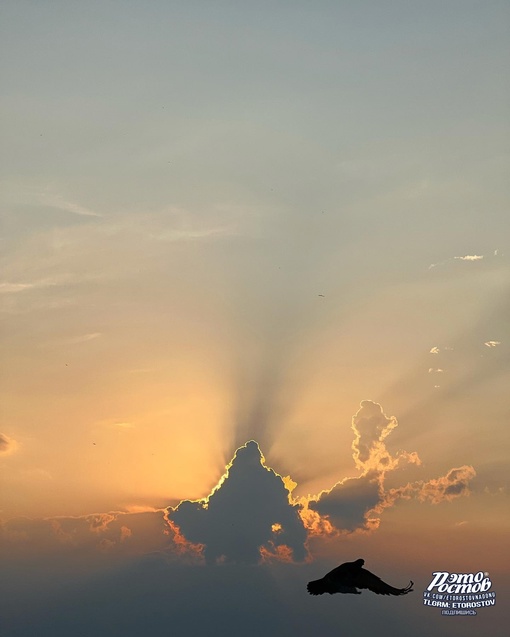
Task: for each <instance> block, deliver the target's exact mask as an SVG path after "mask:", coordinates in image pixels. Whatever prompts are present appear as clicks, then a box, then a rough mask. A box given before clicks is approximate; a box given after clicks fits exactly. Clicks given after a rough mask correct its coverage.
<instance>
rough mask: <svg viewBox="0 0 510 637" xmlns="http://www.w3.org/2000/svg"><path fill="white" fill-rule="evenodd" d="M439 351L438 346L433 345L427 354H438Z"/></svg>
mask: <svg viewBox="0 0 510 637" xmlns="http://www.w3.org/2000/svg"><path fill="white" fill-rule="evenodd" d="M439 351H440V350H439V347H433V348H432V349H431V350H430V352H429V354H439Z"/></svg>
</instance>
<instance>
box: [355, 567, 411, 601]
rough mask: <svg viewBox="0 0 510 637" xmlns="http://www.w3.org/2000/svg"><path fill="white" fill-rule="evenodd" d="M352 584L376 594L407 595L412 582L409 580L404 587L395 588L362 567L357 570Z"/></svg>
mask: <svg viewBox="0 0 510 637" xmlns="http://www.w3.org/2000/svg"><path fill="white" fill-rule="evenodd" d="M354 585H355V586H356V588H367V589H368V590H369V591H372V592H373V593H376V594H377V595H407V593H410V592H411V591H412V590H413V582H410V583H409V585H408V586H406V587H405V588H395V587H394V586H390V585H389V584H386V582H383V581H382V579H381V578H380V577H377V575H374V574H373V573H371V572H370V571H367V570H366V569H364V568H361V569H360V570H359V572H358V574H357V576H356V579H355V584H354Z"/></svg>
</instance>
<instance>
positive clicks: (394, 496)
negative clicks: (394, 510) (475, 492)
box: [381, 465, 476, 508]
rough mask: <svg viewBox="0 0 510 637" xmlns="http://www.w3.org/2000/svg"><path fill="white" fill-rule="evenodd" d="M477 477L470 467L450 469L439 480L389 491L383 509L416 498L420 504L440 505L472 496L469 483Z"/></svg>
mask: <svg viewBox="0 0 510 637" xmlns="http://www.w3.org/2000/svg"><path fill="white" fill-rule="evenodd" d="M475 476H476V471H475V469H474V468H473V467H471V466H469V465H463V466H462V467H456V468H454V469H450V471H448V473H447V474H446V475H444V476H441V477H439V478H434V479H432V480H428V481H422V480H419V481H416V482H412V483H409V484H407V485H406V486H404V487H397V488H395V489H389V490H388V492H387V493H386V494H385V500H384V502H383V503H381V505H382V508H384V507H386V506H392V505H393V504H394V503H395V502H396V500H398V499H404V500H409V499H411V498H414V499H416V500H418V501H419V502H429V503H430V504H439V503H440V502H450V501H451V500H453V499H455V498H458V497H461V496H466V495H469V494H470V486H469V483H470V482H471V480H473V478H474V477H475Z"/></svg>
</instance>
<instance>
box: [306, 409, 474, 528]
mask: <svg viewBox="0 0 510 637" xmlns="http://www.w3.org/2000/svg"><path fill="white" fill-rule="evenodd" d="M397 426H398V422H397V420H396V418H395V417H394V416H392V417H389V416H387V415H386V414H385V413H384V412H383V410H382V407H381V405H379V404H378V403H375V402H373V401H370V400H364V401H363V402H362V403H361V405H360V409H359V410H358V412H357V413H356V414H355V415H354V416H353V418H352V426H351V427H352V430H353V432H354V441H353V443H352V450H353V460H354V463H355V465H356V468H357V469H358V470H359V471H360V475H359V476H358V477H355V478H345V479H343V480H340V481H339V482H337V483H336V484H335V485H334V486H333V487H332V488H331V489H328V490H325V491H322V492H321V493H320V494H319V495H317V496H311V497H309V498H308V501H306V500H303V505H304V509H305V510H304V512H303V519H304V520H305V523H306V526H307V528H308V529H309V531H310V533H311V534H314V535H324V534H332V533H342V532H347V533H352V532H354V531H364V532H366V531H372V530H375V529H377V527H378V526H379V524H380V517H379V516H380V514H381V513H382V512H383V510H384V509H385V508H387V507H390V506H393V505H394V504H395V503H396V502H397V500H399V499H407V500H408V499H411V498H415V499H417V500H419V501H420V502H429V503H431V504H438V503H439V502H443V501H450V500H452V499H454V498H456V497H460V496H464V495H467V494H469V482H470V480H471V479H472V478H474V476H475V475H476V472H475V470H474V469H473V467H470V466H462V467H459V468H454V469H451V470H450V471H449V472H448V473H447V474H446V475H445V476H441V477H439V478H434V479H431V480H428V481H417V482H414V483H409V484H407V485H406V486H403V487H399V488H393V489H386V487H385V478H386V475H387V473H389V472H393V471H395V470H397V469H398V468H400V467H403V466H406V465H410V464H414V465H420V464H421V460H420V458H419V456H418V454H417V453H416V452H414V451H413V452H407V451H399V452H398V453H397V454H394V455H393V454H391V453H390V452H389V450H388V449H387V447H386V443H385V439H386V438H387V437H388V436H389V435H390V434H391V432H392V431H393V430H394V429H395V428H396V427H397Z"/></svg>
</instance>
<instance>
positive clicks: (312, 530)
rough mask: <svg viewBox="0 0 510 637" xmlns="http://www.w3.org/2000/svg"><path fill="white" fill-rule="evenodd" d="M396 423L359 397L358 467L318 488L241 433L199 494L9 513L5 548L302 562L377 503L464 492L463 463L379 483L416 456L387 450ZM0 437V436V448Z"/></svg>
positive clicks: (370, 526)
mask: <svg viewBox="0 0 510 637" xmlns="http://www.w3.org/2000/svg"><path fill="white" fill-rule="evenodd" d="M397 426H398V422H397V419H396V418H395V417H394V416H387V415H386V414H385V413H384V411H383V409H382V407H381V405H379V404H378V403H375V402H373V401H370V400H364V401H363V402H362V403H361V405H360V408H359V410H358V411H357V412H356V413H355V414H354V416H353V417H352V422H351V429H352V432H353V435H354V438H353V442H352V446H351V447H352V458H353V462H354V466H355V468H356V470H357V471H358V473H359V475H358V476H355V477H346V478H343V479H341V480H339V481H338V482H337V483H336V484H334V485H333V486H332V487H331V488H330V489H325V490H323V491H321V492H320V493H319V494H318V495H309V496H306V497H305V496H301V497H293V495H292V492H293V490H294V488H295V487H296V483H295V482H293V481H292V480H291V478H290V477H282V476H281V475H279V474H278V473H277V472H275V471H274V470H273V469H271V468H269V467H267V466H266V463H265V459H264V456H263V455H262V453H261V450H260V448H259V445H258V443H257V442H255V441H253V440H251V441H249V442H247V443H246V444H245V445H242V446H241V447H239V448H238V449H237V451H236V452H235V454H234V457H233V459H232V461H231V462H230V463H229V464H228V465H227V467H226V471H225V473H224V475H223V476H222V477H221V479H220V480H219V482H218V484H217V485H216V486H215V487H214V488H213V489H212V491H211V493H210V494H209V495H208V496H207V497H206V498H203V499H200V500H194V501H192V500H183V501H181V502H180V503H179V504H178V505H177V506H175V507H168V508H167V509H161V510H151V511H143V512H139V511H133V512H118V511H117V512H110V513H96V514H92V515H86V516H81V517H57V518H50V519H39V520H29V519H27V518H18V519H14V520H9V521H7V522H5V523H4V524H3V525H0V535H1V537H2V539H3V541H4V542H3V544H4V546H5V549H4V550H5V551H7V555H12V554H19V555H30V554H34V555H35V554H38V553H41V552H42V553H51V554H53V553H62V552H64V553H66V554H71V553H73V552H74V553H76V554H81V555H87V556H90V557H92V556H95V557H96V558H98V556H102V557H103V559H104V556H105V555H108V556H110V558H112V559H114V558H115V556H129V555H142V554H145V553H148V552H151V551H158V552H162V553H164V554H165V555H167V556H168V557H170V558H171V559H173V560H177V561H180V562H182V563H195V564H196V563H205V564H208V565H215V564H219V563H227V564H228V563H232V564H259V563H262V562H267V561H279V562H302V561H306V560H307V558H308V557H309V556H310V554H309V546H308V540H309V539H310V538H311V537H314V538H316V539H317V538H326V537H329V536H335V535H339V534H342V533H355V532H364V533H366V532H371V531H374V530H376V529H377V528H378V527H379V525H380V522H381V519H380V518H381V514H382V513H383V512H384V510H385V509H387V508H389V507H392V506H394V505H395V504H396V503H397V502H398V501H399V500H410V499H414V500H417V501H419V502H423V503H428V504H432V505H437V504H439V503H441V502H449V501H451V500H453V499H454V498H458V497H462V496H466V495H469V493H470V482H471V480H472V479H473V478H474V477H475V475H476V472H475V470H474V468H473V467H471V466H467V465H463V466H461V467H455V468H452V469H450V470H449V471H448V472H447V473H446V474H445V475H443V476H439V477H436V478H432V479H428V480H417V481H414V482H409V483H407V484H405V485H402V486H399V487H392V488H387V486H386V476H387V475H388V474H389V473H393V472H397V471H398V470H399V469H400V468H402V467H406V466H409V465H414V466H417V467H418V466H420V465H421V461H420V458H419V456H418V454H417V453H416V452H414V451H413V452H407V451H403V450H400V451H398V452H396V453H394V452H391V451H390V450H389V449H388V447H387V439H388V437H389V436H390V435H391V433H392V432H393V431H394V430H395V428H396V427H397ZM6 440H7V439H6V437H5V436H2V437H1V438H0V441H3V444H4V447H5V446H6V445H8V443H7V442H6ZM6 448H7V447H6ZM393 484H395V482H394V481H393Z"/></svg>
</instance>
